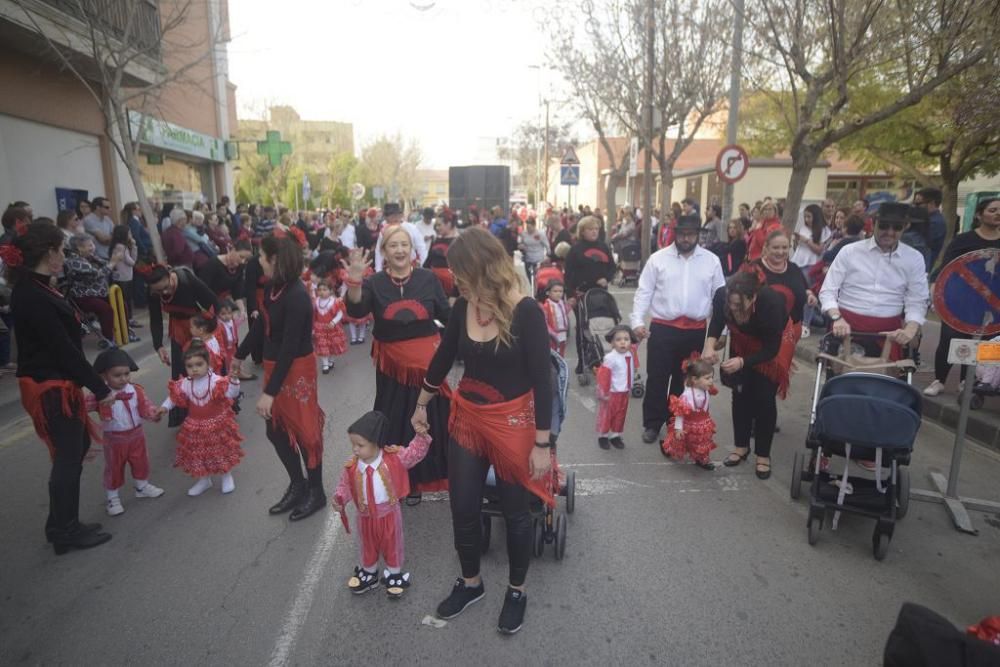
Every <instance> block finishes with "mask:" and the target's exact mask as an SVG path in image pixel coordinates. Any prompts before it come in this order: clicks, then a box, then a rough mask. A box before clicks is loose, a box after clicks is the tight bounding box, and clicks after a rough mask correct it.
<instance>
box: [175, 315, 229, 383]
mask: <svg viewBox="0 0 1000 667" xmlns="http://www.w3.org/2000/svg"><path fill="white" fill-rule="evenodd" d="M218 328H219V323H218V321H217V320H216V319H215V318H214V317H206V316H205V315H195V316H194V317H192V318H191V340H190V341H189V342H188V344H187V345H185V346H184V351H185V352H186V351H187V350H188V349H189V348H190V347H191V346H192V345H195V344H196V343H197V342H200V343H201V345H202V346H203V347H204V348H205V349H206V350H208V363H209V366H211V368H212V372H213V373H217V374H221V373H222V370H223V368H225V366H226V355H225V353H224V352H223V351H222V345H221V344H220V343H219V339H218V338H217V337H216V335H215V332H216V330H217V329H218Z"/></svg>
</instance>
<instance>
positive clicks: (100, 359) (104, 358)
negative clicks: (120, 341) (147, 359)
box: [94, 347, 139, 373]
mask: <svg viewBox="0 0 1000 667" xmlns="http://www.w3.org/2000/svg"><path fill="white" fill-rule="evenodd" d="M117 366H126V367H128V369H129V370H130V371H133V372H135V371H137V370H139V367H138V366H136V365H135V362H134V361H132V357H130V356H128V352H126V351H125V350H123V349H121V348H120V347H112V348H108V349H107V350H104V351H103V352H101V353H100V354H99V355H97V359H94V371H95V372H97V373H106V372H107V371H109V370H110V369H112V368H115V367H117Z"/></svg>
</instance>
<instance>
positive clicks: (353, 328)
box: [347, 322, 358, 340]
mask: <svg viewBox="0 0 1000 667" xmlns="http://www.w3.org/2000/svg"><path fill="white" fill-rule="evenodd" d="M347 326H348V327H349V328H350V329H351V340H357V339H358V325H357V324H355V323H354V322H348V323H347Z"/></svg>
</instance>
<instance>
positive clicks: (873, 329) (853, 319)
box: [840, 308, 904, 361]
mask: <svg viewBox="0 0 1000 667" xmlns="http://www.w3.org/2000/svg"><path fill="white" fill-rule="evenodd" d="M840 316H841V317H843V318H844V321H845V322H847V323H848V324H850V325H851V331H857V332H858V333H882V332H883V331H895V330H896V329H901V328H902V327H903V324H904V322H903V315H902V314H899V315H894V316H892V317H873V316H871V315H862V314H860V313H854V312H851V311H849V310H844V309H843V308H841V309H840ZM902 358H903V348H902V347H900V346H899V345H897V344H896V343H893V344H892V348H891V349H890V351H889V361H899V360H900V359H902Z"/></svg>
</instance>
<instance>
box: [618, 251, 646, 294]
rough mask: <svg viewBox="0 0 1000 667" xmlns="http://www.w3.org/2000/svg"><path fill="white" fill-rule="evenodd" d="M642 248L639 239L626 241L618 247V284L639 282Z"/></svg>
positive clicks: (635, 283) (624, 284)
mask: <svg viewBox="0 0 1000 667" xmlns="http://www.w3.org/2000/svg"><path fill="white" fill-rule="evenodd" d="M641 258H642V250H641V248H640V246H639V242H638V241H635V240H633V241H626V242H625V243H623V244H622V245H621V247H620V248H619V249H618V272H619V274H620V275H619V277H618V286H619V287H625V286H627V285H638V284H639V260H640V259H641Z"/></svg>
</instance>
